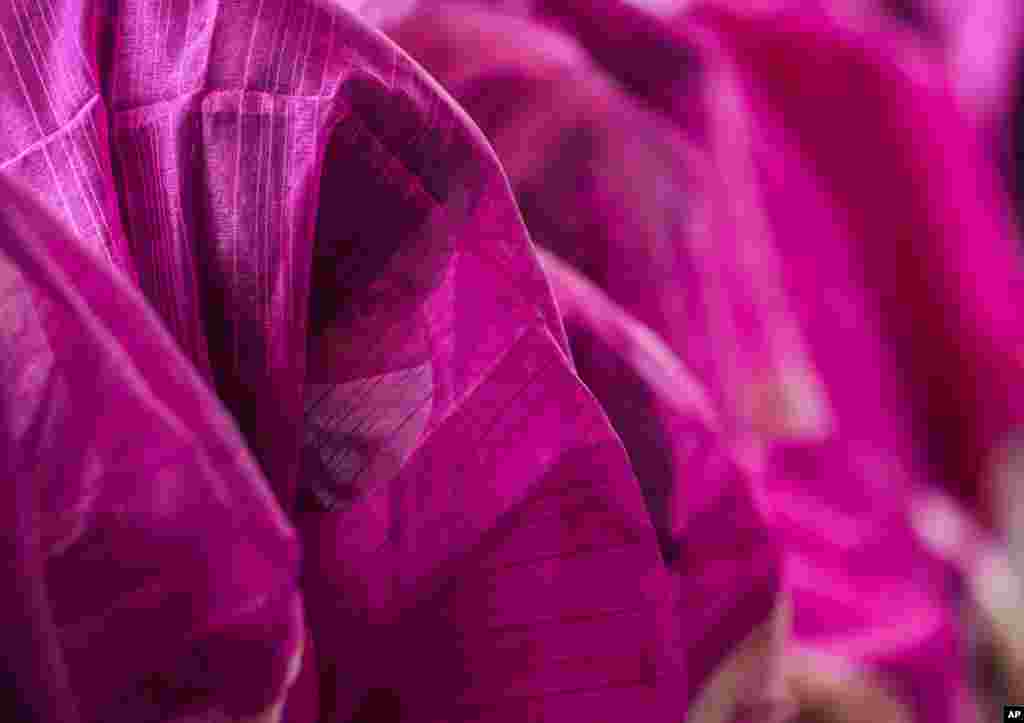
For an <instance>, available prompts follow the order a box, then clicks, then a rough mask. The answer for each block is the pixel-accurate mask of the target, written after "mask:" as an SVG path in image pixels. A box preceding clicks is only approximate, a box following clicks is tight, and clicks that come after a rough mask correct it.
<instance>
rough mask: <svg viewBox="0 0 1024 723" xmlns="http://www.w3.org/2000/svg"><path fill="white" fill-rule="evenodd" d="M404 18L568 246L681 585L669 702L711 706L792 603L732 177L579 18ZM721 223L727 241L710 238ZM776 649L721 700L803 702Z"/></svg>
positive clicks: (620, 417)
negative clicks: (726, 208)
mask: <svg viewBox="0 0 1024 723" xmlns="http://www.w3.org/2000/svg"><path fill="white" fill-rule="evenodd" d="M388 32H389V34H390V36H391V37H392V38H394V39H395V40H396V42H398V43H399V44H401V45H402V46H403V47H404V48H405V49H406V50H408V51H409V52H410V53H411V54H412V55H413V56H414V57H415V58H416V59H417V60H419V61H420V62H422V63H423V64H424V65H425V67H426V68H427V69H428V70H429V71H431V72H432V73H434V74H435V75H436V76H437V77H438V78H439V80H441V82H443V83H445V84H446V85H447V86H448V87H449V88H450V89H451V90H452V92H453V93H454V94H455V96H456V98H457V99H458V100H459V101H460V102H461V103H463V105H464V107H465V108H466V110H467V112H469V113H470V114H471V115H472V116H473V118H474V119H475V120H476V121H477V122H478V123H479V124H480V125H481V127H482V129H483V130H484V132H485V133H486V134H487V135H488V136H489V137H490V138H491V140H492V141H493V142H494V144H495V147H496V150H497V152H498V155H499V157H500V158H501V160H502V163H503V164H504V166H505V168H506V170H507V172H508V173H509V175H510V179H511V181H512V184H513V187H514V189H515V191H516V194H517V198H518V200H519V203H520V207H521V208H522V210H523V214H524V218H525V220H526V223H527V226H528V228H529V230H530V233H531V234H532V235H533V237H534V239H535V240H536V241H537V242H538V243H539V244H541V245H543V246H546V247H547V248H548V249H551V250H553V251H554V252H556V253H557V254H559V255H560V256H561V257H562V258H563V259H564V261H559V260H558V258H557V257H556V256H550V255H549V256H547V257H546V258H547V259H548V264H547V265H548V271H549V275H550V277H551V279H552V283H553V284H554V286H555V289H556V295H557V297H558V300H559V306H560V309H561V311H562V313H563V314H564V315H565V317H566V323H567V328H568V331H569V338H570V346H571V348H572V351H573V356H574V359H575V360H576V363H577V368H578V370H579V373H580V376H581V378H582V379H583V381H584V382H586V383H587V385H588V386H589V387H590V388H591V389H592V390H593V391H594V393H595V395H596V396H597V397H598V399H599V400H600V401H601V403H602V405H603V406H604V408H605V410H606V411H607V412H608V415H609V418H610V420H611V422H612V425H613V426H614V427H615V429H616V431H617V432H618V433H619V435H620V436H621V437H622V439H623V442H624V444H625V446H626V449H627V451H628V452H629V455H630V459H631V461H632V464H633V468H634V470H635V471H636V473H637V476H638V478H639V480H640V484H641V487H642V488H643V490H644V494H645V501H646V504H647V509H648V511H649V513H650V515H651V517H652V520H653V521H654V526H655V529H656V530H657V531H658V534H659V538H660V541H661V547H662V554H663V556H664V558H665V560H666V563H667V566H668V569H669V570H670V572H671V574H672V579H673V581H674V585H675V586H676V591H677V595H678V596H679V601H678V605H677V611H676V614H675V617H674V620H673V621H672V622H671V624H670V626H669V627H666V629H665V632H664V634H665V635H666V636H669V637H677V638H678V645H679V652H680V654H682V655H683V656H685V660H686V665H687V670H688V676H687V677H688V684H687V687H686V688H685V690H684V689H682V688H677V689H672V688H669V687H666V692H665V697H666V702H670V703H671V704H672V705H676V706H678V707H679V709H680V710H682V709H684V708H685V709H687V710H690V711H691V715H694V716H695V720H696V719H697V716H698V715H699V714H698V713H697V711H698V709H699V708H700V707H701V705H703V704H702V703H701V701H703V700H706V699H709V698H708V696H710V695H711V693H710V691H711V690H715V689H717V688H718V687H720V686H721V680H722V679H723V677H724V676H726V675H727V673H725V672H723V671H724V669H726V668H728V667H729V664H730V660H731V658H732V657H733V656H734V655H735V654H737V653H738V652H739V651H740V650H741V649H744V646H745V645H746V644H747V640H748V638H749V637H750V636H752V635H754V634H755V631H757V630H759V629H760V628H761V627H762V626H766V625H774V624H776V623H777V622H778V620H779V618H780V616H782V613H781V612H780V609H781V608H782V607H783V606H784V604H783V596H782V595H781V594H780V576H781V575H780V572H781V571H780V555H779V549H778V546H777V544H776V540H775V539H774V536H773V535H772V534H771V532H770V531H769V530H768V527H767V525H766V523H765V520H764V518H763V516H762V514H761V510H760V509H759V507H758V500H757V498H756V494H757V490H758V489H759V487H760V486H761V485H763V481H762V480H760V479H758V478H757V472H756V471H754V470H751V469H749V468H748V465H749V460H748V459H746V458H745V452H746V450H747V447H749V446H750V442H751V440H752V439H756V438H758V436H759V435H760V434H761V433H762V430H759V429H755V420H754V416H755V414H754V410H753V409H752V408H751V406H750V404H749V403H748V402H749V400H747V399H741V398H740V397H741V396H742V395H738V394H737V393H738V392H743V391H744V390H746V389H748V388H750V387H751V386H753V385H754V384H755V383H756V382H757V381H761V382H763V383H765V384H766V385H767V384H771V382H772V380H773V378H774V374H775V371H776V363H775V362H776V360H775V359H774V358H773V350H772V349H771V346H770V345H771V343H772V341H773V339H771V338H770V336H769V334H770V333H772V332H774V331H775V330H774V329H770V319H769V318H767V315H768V313H770V312H769V305H768V304H764V305H763V306H759V307H758V308H757V309H755V310H754V312H755V313H754V314H751V313H750V311H751V310H750V309H749V307H748V304H749V302H750V301H751V298H752V293H751V292H752V291H753V290H752V289H751V287H750V286H749V284H748V283H747V281H746V280H745V279H744V277H743V269H742V268H741V267H740V266H739V263H738V259H737V258H736V257H735V256H734V255H733V254H732V253H731V249H732V248H733V247H732V246H730V245H729V244H732V243H735V241H736V239H737V237H736V236H735V235H734V234H735V230H734V229H733V228H732V227H731V226H730V225H729V224H728V222H727V220H726V219H725V218H723V214H722V211H723V208H722V206H721V200H722V199H721V197H719V196H718V195H717V193H718V192H719V188H718V187H717V186H716V183H717V182H718V181H719V180H720V179H719V178H718V177H716V176H715V175H713V172H712V169H711V166H710V164H709V162H708V158H707V156H706V154H705V153H704V152H703V149H702V148H700V147H698V146H697V144H696V142H695V140H694V139H693V138H692V137H689V136H686V135H681V134H680V133H679V132H678V131H677V130H676V129H675V128H674V127H673V125H672V124H671V123H669V122H666V121H665V119H663V118H660V117H658V116H657V115H654V114H651V113H649V112H647V111H645V110H644V108H643V107H642V106H641V105H638V104H637V103H636V102H635V101H634V100H632V99H630V98H629V97H628V96H627V95H625V94H623V93H622V92H621V91H620V90H619V89H617V88H616V87H615V85H614V83H613V82H611V79H610V78H609V77H608V76H607V75H606V74H605V73H603V72H601V71H600V70H599V69H598V68H597V67H595V66H594V65H593V64H592V63H591V62H590V61H588V60H587V58H586V53H585V52H584V51H583V50H582V49H581V48H579V46H578V45H576V44H575V43H574V41H573V40H572V39H571V38H566V37H565V36H562V35H560V34H557V33H553V32H551V31H550V30H549V29H545V28H543V27H542V26H539V25H537V24H536V23H533V22H530V21H528V20H526V19H523V18H519V17H514V16H510V15H508V14H504V13H494V12H492V11H489V10H485V9H483V8H481V7H480V6H476V7H473V6H472V5H469V4H461V5H460V4H452V5H448V6H440V7H438V8H432V7H430V6H429V5H427V6H423V7H421V9H420V11H419V12H417V13H414V14H412V15H410V16H407V17H406V18H404V20H403V22H402V23H400V24H398V25H395V26H393V27H389V28H388ZM522 37H530V38H531V39H532V42H531V44H530V47H529V48H524V47H522V44H521V42H520V39H521V38H522ZM723 191H724V189H723ZM708 228H713V229H714V230H715V232H716V234H717V235H716V238H717V239H719V241H720V246H721V247H725V248H727V249H729V250H728V251H726V250H723V249H722V248H718V249H713V248H710V247H709V245H707V244H706V243H705V240H706V239H705V236H704V234H706V233H707V229H708ZM579 272H582V275H580V273H579ZM723 282H724V284H723ZM720 284H721V285H720ZM723 286H724V288H723ZM761 314H763V315H761ZM737 327H742V328H743V329H744V330H745V331H746V332H747V335H746V336H744V337H742V338H741V337H740V336H739V335H738V334H737V332H736V331H735V330H736V328H737ZM691 370H692V371H691ZM758 658H759V663H760V670H759V671H758V672H757V673H750V674H747V677H746V678H745V679H742V680H741V681H740V682H739V683H738V684H737V685H736V687H735V688H734V689H733V690H732V691H731V692H730V693H729V694H728V695H726V696H724V697H723V698H721V699H718V700H716V703H715V705H716V707H717V708H718V710H717V712H716V715H721V716H722V720H729V719H730V718H731V717H732V716H733V715H737V716H741V715H757V716H759V717H762V718H766V719H774V718H769V716H776V717H778V716H781V715H784V714H785V713H786V707H785V706H786V702H785V700H784V696H783V695H782V693H781V691H780V690H779V687H780V684H781V681H779V680H778V675H779V674H780V673H781V670H782V665H781V662H782V661H781V656H780V648H778V647H776V648H774V649H773V648H772V646H771V645H770V644H768V645H765V647H764V648H763V649H761V650H760V651H759V652H758ZM773 676H774V678H773ZM755 711H756V713H755Z"/></svg>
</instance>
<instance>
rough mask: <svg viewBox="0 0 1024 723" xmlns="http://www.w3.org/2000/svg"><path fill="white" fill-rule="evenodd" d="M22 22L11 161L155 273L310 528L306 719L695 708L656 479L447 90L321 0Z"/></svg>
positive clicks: (91, 233) (136, 264)
mask: <svg viewBox="0 0 1024 723" xmlns="http://www.w3.org/2000/svg"><path fill="white" fill-rule="evenodd" d="M0 29H2V30H3V37H2V38H0V43H2V44H3V46H4V47H3V48H0V94H2V99H0V122H2V123H3V127H4V129H5V131H6V132H5V133H4V135H3V137H2V139H0V173H2V174H3V176H4V177H5V178H6V179H11V180H16V181H17V182H18V183H19V184H21V185H23V186H24V187H25V188H26V189H27V191H28V193H30V194H31V195H32V196H34V197H35V198H36V199H38V202H39V203H40V205H41V207H42V213H45V214H47V215H51V216H53V217H55V218H58V219H60V220H61V222H62V223H64V224H65V225H66V227H67V229H68V233H67V234H66V237H65V238H66V241H65V243H66V244H67V245H71V246H73V247H74V248H75V249H83V250H88V251H87V252H88V253H91V254H93V256H94V257H95V259H96V261H95V262H94V263H99V264H101V265H106V267H107V268H108V269H109V268H114V269H116V270H117V272H118V273H119V274H120V275H121V277H122V279H123V280H124V281H123V282H119V283H128V284H134V285H137V287H138V288H139V289H141V291H142V292H143V294H144V295H145V297H146V299H147V300H148V302H149V303H150V304H151V305H152V307H153V308H154V309H155V310H156V312H157V314H158V315H159V317H160V319H161V320H162V322H163V324H164V325H166V328H167V330H168V331H169V332H170V334H171V336H172V337H173V338H174V339H175V341H176V342H177V344H178V346H179V348H180V349H181V350H182V351H183V352H184V354H185V356H186V357H187V358H188V359H189V360H190V361H191V363H192V364H193V365H194V366H195V368H196V370H197V371H198V374H199V376H200V377H201V378H202V379H203V380H204V381H205V383H207V384H208V385H209V386H210V387H211V388H212V389H213V390H215V391H216V393H217V395H218V396H219V397H220V399H221V401H222V402H223V404H224V405H225V407H226V408H227V410H228V411H230V413H231V414H232V416H233V417H234V419H235V421H236V423H237V425H238V427H239V428H240V430H241V432H242V434H243V436H244V438H245V441H246V443H247V445H248V447H249V448H250V449H251V450H252V454H253V456H254V457H255V459H256V460H257V462H258V463H259V465H260V467H261V469H262V473H263V474H264V475H265V477H266V479H267V481H268V482H269V484H270V486H271V487H272V489H273V491H274V493H275V496H276V499H277V503H278V504H279V505H280V507H281V509H282V510H283V511H284V512H285V513H286V514H288V515H289V516H290V518H291V520H292V522H293V524H295V526H296V527H297V529H298V530H299V532H300V535H301V540H302V543H303V566H302V583H301V587H302V592H303V596H304V602H305V609H306V616H307V620H308V623H309V626H310V631H311V632H310V636H311V640H310V643H311V644H307V654H306V656H305V657H304V664H305V666H306V667H305V668H304V670H303V672H302V674H301V675H300V677H299V682H298V683H297V685H296V688H295V692H294V694H293V695H292V697H291V699H290V701H289V708H288V711H287V717H288V719H289V720H292V721H302V720H313V719H319V720H322V721H345V720H350V719H359V717H360V716H362V717H363V718H364V719H370V720H374V721H383V720H387V719H388V717H389V716H390V717H392V718H393V719H399V718H400V719H401V720H423V721H437V720H450V721H455V720H474V721H482V720H490V721H499V720H509V721H512V720H515V721H520V720H524V719H530V718H545V719H548V718H549V719H552V720H562V719H581V720H593V721H600V720H606V721H618V720H625V719H627V718H628V719H633V718H636V717H639V718H642V719H644V720H652V721H656V720H662V719H664V720H674V719H675V715H677V714H676V713H672V710H671V708H668V707H665V706H663V705H662V704H661V701H660V700H659V698H658V697H657V695H656V693H657V690H658V688H657V686H658V684H659V681H660V680H662V679H663V678H664V679H666V680H668V681H671V682H672V684H675V681H678V676H679V675H681V671H679V663H678V661H677V660H676V659H675V658H674V657H673V654H672V650H671V649H670V648H669V646H668V645H667V643H666V641H665V640H664V639H663V634H662V632H661V629H660V628H661V621H662V620H663V619H664V616H665V615H666V614H667V613H668V608H667V605H669V604H670V603H671V600H672V596H671V593H670V589H669V587H668V584H667V576H666V574H665V571H664V567H663V565H662V562H661V558H660V556H659V553H658V548H657V544H656V538H655V535H654V531H653V527H652V524H651V521H650V519H649V516H648V515H647V513H646V510H645V509H644V506H643V499H642V496H641V491H640V489H639V487H638V485H637V482H636V479H635V477H634V475H633V473H632V470H631V469H630V466H629V463H628V459H627V457H626V454H625V452H624V450H623V448H622V445H621V442H620V441H619V439H618V438H617V437H616V435H615V434H614V432H613V431H612V429H611V428H610V426H609V424H608V421H607V418H606V417H605V416H604V414H603V413H602V411H601V409H600V407H599V406H598V404H597V403H596V401H595V400H594V399H593V397H592V396H591V395H590V393H589V392H588V391H587V389H586V388H585V387H584V386H583V384H582V383H581V382H580V381H579V379H578V377H577V376H576V374H575V370H574V367H573V363H572V361H571V359H570V356H569V349H568V345H567V341H566V337H565V332H564V329H563V327H562V323H561V320H560V318H559V316H558V312H557V309H556V307H555V304H554V301H553V299H552V296H551V292H550V290H549V287H548V283H547V280H546V278H545V276H544V274H543V272H542V270H541V267H540V265H539V263H538V260H537V258H536V256H535V254H534V251H533V248H532V246H531V244H530V241H529V238H528V236H527V233H526V231H525V229H524V227H523V225H522V222H521V219H520V216H519V213H518V211H517V208H516V206H515V204H514V202H513V199H512V196H511V194H510V192H509V188H508V185H507V181H506V179H505V177H504V175H503V174H502V172H501V169H500V167H499V165H498V163H497V160H496V159H495V157H494V155H493V153H492V151H491V150H490V148H489V146H488V145H487V144H486V142H485V141H484V139H483V137H482V136H481V135H480V133H479V131H478V130H477V129H476V128H475V126H473V125H472V123H471V122H470V121H469V119H468V118H467V116H466V115H465V114H464V113H463V112H462V111H461V110H460V109H459V108H458V107H457V106H455V105H454V104H453V103H452V101H451V100H450V99H449V98H448V97H447V96H446V95H445V94H444V93H443V92H442V91H440V89H439V88H438V86H437V85H436V84H435V83H434V82H433V81H432V80H431V79H430V78H428V77H427V76H426V75H425V74H424V73H423V72H422V71H421V70H420V69H419V68H418V67H417V66H415V65H414V64H413V63H411V62H410V61H409V60H408V59H407V58H406V56H405V55H404V54H402V53H401V52H400V51H399V50H398V49H397V48H396V47H395V46H394V45H393V44H391V43H390V42H389V41H387V40H386V39H384V38H383V37H382V36H380V35H379V34H377V33H375V32H373V31H372V30H370V29H369V28H368V27H367V26H366V25H365V24H364V23H363V22H362V21H360V20H359V19H357V18H356V17H354V16H353V15H351V14H350V13H349V12H348V11H346V10H344V9H342V8H340V7H338V6H337V5H333V4H326V3H321V2H316V1H314V0H304V1H303V2H291V1H289V2H284V1H283V0H262V1H260V0H253V1H252V2H249V1H248V0H246V1H243V2H231V3H228V2H208V1H207V0H187V1H186V0H182V1H180V2H178V1H174V2H156V1H155V0H133V1H131V2H126V3H121V4H119V5H118V6H117V7H116V11H114V12H111V11H110V9H109V7H108V5H107V4H103V3H98V2H96V3H80V2H70V1H64V0H41V1H40V2H39V3H35V4H33V3H22V2H15V3H12V4H8V5H5V6H4V7H3V8H2V9H0ZM70 253H72V252H69V254H70ZM69 293H71V292H70V291H69ZM78 293H81V291H78ZM145 341H146V339H145V336H144V335H143V338H142V339H139V340H138V343H145ZM85 390H86V387H84V386H83V387H82V393H83V394H84V393H85ZM86 408H88V407H83V406H79V407H77V408H76V409H77V410H78V413H82V410H84V409H86ZM142 426H143V422H141V421H136V422H135V428H136V429H141V428H142ZM101 428H102V429H103V430H105V431H104V434H106V433H108V431H107V430H109V434H111V435H114V436H116V434H117V433H116V432H115V431H114V430H116V429H121V427H118V426H117V425H116V424H115V420H114V419H113V418H110V419H104V420H102V423H101ZM138 446H139V447H140V448H143V447H144V446H145V445H144V444H142V443H141V442H140V443H139V445H138ZM106 451H107V452H108V453H109V449H106ZM236 451H237V453H238V454H242V452H241V450H240V449H239V450H236ZM254 484H255V482H254ZM171 490H173V492H174V494H177V495H188V494H198V492H197V491H196V490H194V489H192V488H188V489H187V490H186V489H179V487H177V486H174V485H172V486H171ZM111 504H114V505H117V504H127V502H126V501H124V500H123V499H122V498H121V497H119V496H117V495H115V496H114V497H113V499H112V502H111ZM277 514H278V515H279V514H280V513H277ZM197 524H200V523H199V522H197ZM230 529H232V528H230V527H221V528H215V531H216V533H217V534H220V535H224V534H225V533H226V532H227V531H228V530H230ZM211 534H212V533H211ZM197 539H202V538H201V537H197ZM118 544H119V543H118ZM224 544H226V543H224ZM111 545H112V546H113V545H115V542H111ZM225 549H230V548H225ZM123 554H125V553H124V552H122V550H121V548H120V547H115V548H112V549H111V555H112V556H114V557H116V556H118V555H123ZM214 559H218V558H216V556H215V553H214ZM287 569H288V568H286V567H282V570H287ZM73 579H77V578H73ZM95 585H96V589H97V590H104V589H105V587H104V585H105V582H104V581H103V580H102V579H98V580H97V581H96V583H95ZM146 620H147V621H154V620H156V618H153V617H152V616H146ZM182 625H184V622H183V623H182ZM172 631H173V632H174V633H176V634H177V635H179V636H181V635H186V634H188V631H189V628H188V627H187V626H185V627H184V628H175V627H174V626H173V625H170V624H169V625H168V627H167V633H168V634H170V633H171V632H172ZM83 650H85V651H87V652H89V653H92V654H96V649H95V648H93V647H91V646H90V647H88V648H83ZM161 650H162V649H161V648H160V647H159V646H156V647H154V650H153V653H154V655H157V654H160V653H161ZM99 659H102V658H99ZM255 662H256V661H255V660H254V664H255ZM99 669H102V666H97V670H99ZM244 680H245V678H244V677H242V678H239V679H238V680H233V681H232V683H239V684H241V683H242V682H243V681H244ZM118 684H119V682H118V680H117V679H111V680H109V681H97V682H96V684H95V687H96V689H97V691H96V694H97V695H108V694H109V695H116V694H118V692H119V689H118V687H117V686H118ZM250 684H251V683H250ZM257 689H259V690H260V691H261V692H262V691H263V690H264V688H263V686H257ZM162 715H163V712H162V711H161V712H160V713H154V714H153V716H151V717H153V718H155V719H160V720H162V719H163V718H162ZM56 719H58V720H62V719H60V718H59V716H58V717H57V718H56ZM86 719H87V720H94V719H96V718H95V717H89V716H87V717H86ZM100 719H102V720H114V719H115V718H110V717H102V716H101V718H100ZM143 719H145V718H143V717H140V718H132V720H143Z"/></svg>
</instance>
